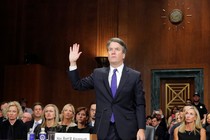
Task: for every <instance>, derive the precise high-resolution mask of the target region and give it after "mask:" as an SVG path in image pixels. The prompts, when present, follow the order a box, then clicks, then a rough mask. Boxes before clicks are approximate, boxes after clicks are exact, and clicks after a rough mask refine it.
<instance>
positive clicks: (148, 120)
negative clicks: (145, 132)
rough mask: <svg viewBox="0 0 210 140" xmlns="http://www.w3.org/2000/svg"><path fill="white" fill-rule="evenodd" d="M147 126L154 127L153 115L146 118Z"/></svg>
mask: <svg viewBox="0 0 210 140" xmlns="http://www.w3.org/2000/svg"><path fill="white" fill-rule="evenodd" d="M146 125H149V126H151V125H152V116H151V115H147V117H146Z"/></svg>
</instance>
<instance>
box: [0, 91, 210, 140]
mask: <svg viewBox="0 0 210 140" xmlns="http://www.w3.org/2000/svg"><path fill="white" fill-rule="evenodd" d="M199 96H200V95H198V94H195V95H194V96H193V103H192V104H191V100H190V99H187V100H186V106H184V107H183V111H182V108H181V109H178V107H177V106H174V107H173V108H172V109H171V115H170V116H169V118H168V128H167V126H166V119H165V116H164V115H163V112H162V110H161V109H158V110H154V111H153V114H152V115H148V116H147V117H146V124H147V125H150V126H152V127H154V128H155V140H178V139H179V140H185V139H190V140H191V139H192V140H198V139H199V140H210V125H209V124H210V114H209V113H208V114H204V119H203V122H201V120H200V115H199V114H200V113H199V111H198V110H197V107H198V106H199V107H200V111H201V113H204V112H205V105H203V104H202V103H200V101H199V100H200V99H199ZM195 103H198V104H197V106H196V105H195ZM22 105H23V106H25V105H24V104H22ZM23 106H22V107H21V106H20V104H19V103H18V102H17V101H12V102H9V103H8V102H2V103H1V110H0V115H1V116H0V139H26V136H27V132H28V131H29V128H32V129H33V131H34V132H35V135H36V138H38V134H39V132H40V131H41V128H42V127H44V128H45V131H46V133H48V131H54V132H67V133H90V134H93V133H95V131H94V122H95V113H96V104H95V103H91V104H90V106H89V110H88V108H86V107H79V108H77V110H76V113H75V109H74V106H73V105H72V104H66V105H64V107H63V109H62V111H61V114H60V120H61V121H60V122H58V121H59V111H58V108H57V106H56V105H54V104H48V105H46V106H45V108H44V109H43V105H42V104H41V103H39V102H36V103H34V105H33V111H32V112H33V114H32V115H31V114H30V113H29V112H23V111H22V109H24V110H25V109H26V108H25V107H26V106H25V107H23ZM202 109H204V111H203V110H202ZM1 113H2V114H1ZM3 115H4V116H3ZM31 119H32V120H31ZM75 119H76V123H75ZM169 122H170V124H169ZM201 123H202V124H203V126H202V125H201Z"/></svg>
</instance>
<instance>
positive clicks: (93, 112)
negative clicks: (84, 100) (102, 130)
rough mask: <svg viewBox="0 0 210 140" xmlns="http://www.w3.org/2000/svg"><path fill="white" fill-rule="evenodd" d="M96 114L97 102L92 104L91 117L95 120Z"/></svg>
mask: <svg viewBox="0 0 210 140" xmlns="http://www.w3.org/2000/svg"><path fill="white" fill-rule="evenodd" d="M95 114H96V104H92V105H91V106H90V118H91V119H93V120H95Z"/></svg>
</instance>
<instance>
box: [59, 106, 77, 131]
mask: <svg viewBox="0 0 210 140" xmlns="http://www.w3.org/2000/svg"><path fill="white" fill-rule="evenodd" d="M74 117H75V109H74V106H73V105H72V104H66V105H64V107H63V109H62V111H61V121H60V122H59V125H61V126H62V129H63V130H62V131H63V132H66V131H67V130H68V129H69V127H74V126H76V125H77V124H76V123H75V122H74Z"/></svg>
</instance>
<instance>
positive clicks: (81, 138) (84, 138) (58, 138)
mask: <svg viewBox="0 0 210 140" xmlns="http://www.w3.org/2000/svg"><path fill="white" fill-rule="evenodd" d="M54 140H90V134H89V133H55V139H54Z"/></svg>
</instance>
